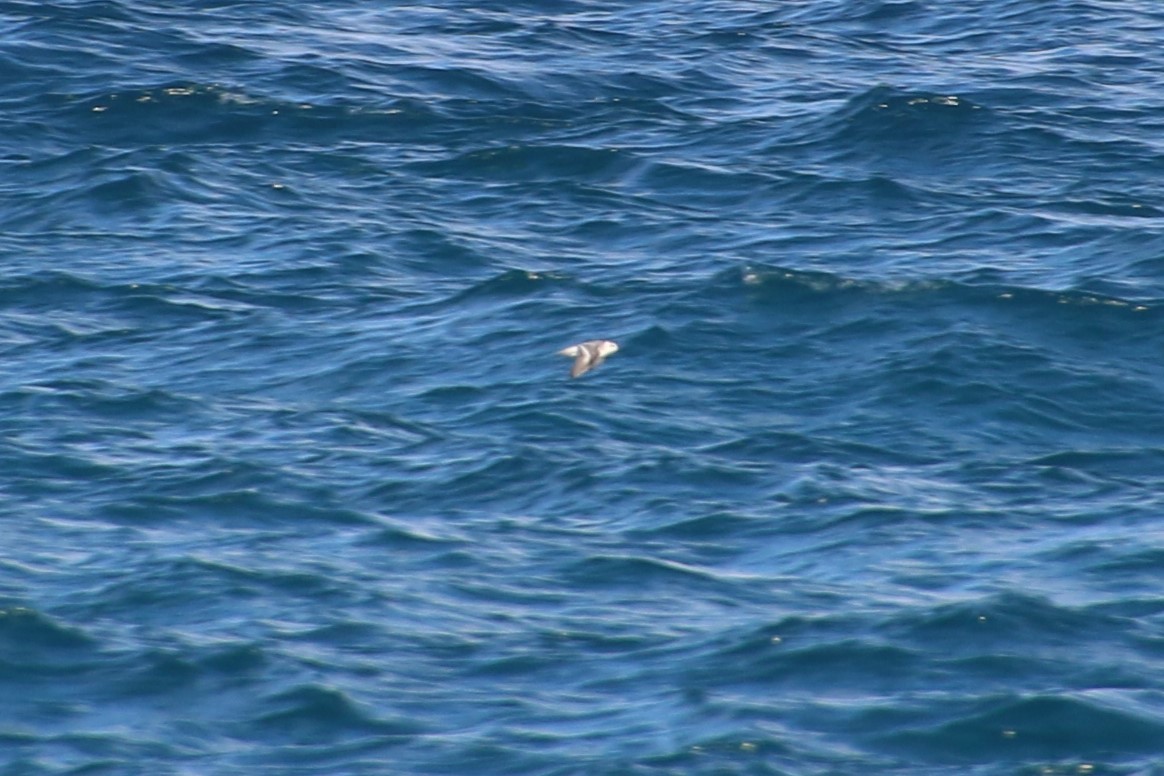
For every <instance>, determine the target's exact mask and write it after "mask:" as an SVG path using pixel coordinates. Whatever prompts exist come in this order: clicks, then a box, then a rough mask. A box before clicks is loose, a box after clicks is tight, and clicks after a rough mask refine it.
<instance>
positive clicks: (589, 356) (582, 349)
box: [558, 340, 618, 377]
mask: <svg viewBox="0 0 1164 776" xmlns="http://www.w3.org/2000/svg"><path fill="white" fill-rule="evenodd" d="M617 352H618V343H617V342H614V341H613V340H587V341H586V342H580V343H578V344H577V345H571V346H570V347H568V348H564V349H562V350H559V351H558V355H559V356H569V357H570V358H572V359H574V366H573V367H572V368H571V369H570V377H581V376H582V375H584V374H586V373H587V372H589V371H590V370H591V369H593V368H594V367H596V366H598V365H599V364H601V363H602V362H603V361H605V360H606V357H607V356H609V355H610V354H612V353H617Z"/></svg>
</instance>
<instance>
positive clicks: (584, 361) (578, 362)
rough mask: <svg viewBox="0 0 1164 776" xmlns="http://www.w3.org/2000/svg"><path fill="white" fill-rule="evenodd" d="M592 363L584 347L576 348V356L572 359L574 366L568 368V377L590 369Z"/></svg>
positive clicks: (576, 375)
mask: <svg viewBox="0 0 1164 776" xmlns="http://www.w3.org/2000/svg"><path fill="white" fill-rule="evenodd" d="M593 366H594V363H593V362H592V361H591V359H590V354H589V353H588V352H586V349H585V348H578V357H577V358H576V359H574V366H573V367H572V368H571V369H570V377H578V376H579V375H584V374H586V373H587V372H589V371H590V369H591V368H592V367H593Z"/></svg>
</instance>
